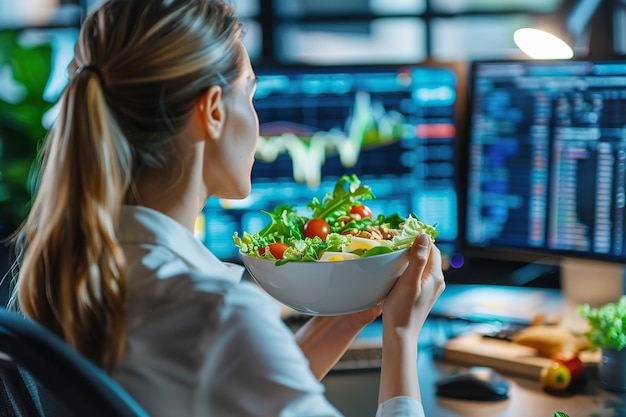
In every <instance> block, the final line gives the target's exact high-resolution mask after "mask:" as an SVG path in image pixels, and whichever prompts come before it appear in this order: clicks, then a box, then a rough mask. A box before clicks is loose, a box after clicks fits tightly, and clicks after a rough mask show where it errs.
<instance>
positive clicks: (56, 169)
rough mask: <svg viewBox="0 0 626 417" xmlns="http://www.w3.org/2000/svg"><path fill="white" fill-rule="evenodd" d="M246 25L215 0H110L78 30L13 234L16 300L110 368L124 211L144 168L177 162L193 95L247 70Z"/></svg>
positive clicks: (121, 331)
mask: <svg viewBox="0 0 626 417" xmlns="http://www.w3.org/2000/svg"><path fill="white" fill-rule="evenodd" d="M241 30H242V29H241V24H240V22H239V21H238V20H237V19H236V18H235V17H234V16H233V10H232V7H231V6H229V5H227V4H225V3H224V2H222V1H210V0H109V1H108V2H106V3H105V4H103V5H102V6H101V7H100V8H99V9H97V10H96V11H94V12H93V13H92V14H90V15H89V16H88V17H87V19H86V21H85V22H84V24H83V26H82V28H81V32H80V36H79V39H78V41H77V43H76V47H75V56H74V59H73V60H72V62H71V64H70V66H69V74H70V80H69V84H68V86H67V88H66V90H65V91H64V94H63V96H62V97H61V101H60V113H59V116H58V119H57V121H56V124H55V126H54V127H53V128H52V129H51V131H50V133H49V134H48V137H47V138H46V141H45V144H44V147H43V149H42V153H41V158H40V169H39V176H38V183H37V192H36V195H35V198H34V200H33V203H32V207H31V210H30V212H29V214H28V216H27V218H26V220H25V222H24V223H23V224H22V226H21V227H20V228H19V229H18V231H17V232H16V234H15V235H14V241H15V244H16V248H17V262H16V266H17V267H16V270H17V274H18V275H17V285H16V287H15V292H14V296H13V301H12V302H13V303H14V304H15V302H17V307H18V308H19V309H20V310H21V311H23V312H24V314H25V315H27V316H29V317H31V318H32V319H34V320H36V321H38V322H40V323H42V324H43V325H45V326H46V327H47V328H49V329H51V330H52V331H53V332H54V333H56V334H58V335H60V336H61V337H62V338H63V339H65V340H66V341H67V342H68V343H69V344H70V345H72V346H73V347H75V348H76V349H77V350H78V351H80V352H81V353H83V354H84V355H85V356H87V357H88V358H89V359H91V360H92V361H93V362H95V363H96V364H98V365H100V366H102V367H104V368H105V369H107V370H111V369H112V368H113V366H114V365H115V364H116V363H117V362H118V361H119V359H120V357H121V355H123V353H124V346H125V338H126V322H125V318H126V313H125V287H126V284H125V261H124V254H123V253H122V251H121V249H120V246H119V244H118V241H117V239H116V236H115V228H116V224H117V219H118V215H119V211H120V206H121V204H122V203H123V202H124V200H125V199H126V198H127V197H128V194H129V190H130V188H131V184H132V183H133V178H135V176H136V175H137V173H138V172H139V171H140V170H141V169H142V168H143V167H150V168H156V169H163V170H172V167H174V168H176V167H177V165H176V161H177V160H178V155H177V153H176V146H175V144H174V138H175V136H176V135H177V134H178V133H179V131H180V130H181V128H182V126H183V124H184V123H185V122H186V121H187V119H188V117H189V116H190V113H191V111H192V108H193V106H194V103H195V101H196V99H197V98H198V97H200V95H201V94H202V92H203V91H205V90H206V89H207V88H208V87H210V86H212V85H221V86H223V87H224V88H225V89H226V88H227V87H228V85H229V84H230V83H231V82H232V81H233V80H234V79H235V78H236V77H237V76H239V74H240V72H241V69H242V62H243V61H242V59H243V55H242V54H243V53H244V51H243V49H242V47H241V42H240V40H241Z"/></svg>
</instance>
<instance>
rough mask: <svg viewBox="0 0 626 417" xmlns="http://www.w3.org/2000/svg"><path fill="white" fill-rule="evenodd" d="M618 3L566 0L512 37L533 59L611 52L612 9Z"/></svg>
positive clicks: (598, 0)
mask: <svg viewBox="0 0 626 417" xmlns="http://www.w3.org/2000/svg"><path fill="white" fill-rule="evenodd" d="M616 6H617V3H614V2H613V0H573V1H572V0H564V1H563V4H562V5H561V7H560V8H559V9H558V10H557V11H556V12H555V13H551V14H548V15H542V16H540V17H539V18H538V19H537V20H536V22H535V23H534V24H533V27H532V28H520V29H518V30H516V31H515V33H514V34H513V40H514V41H515V44H516V45H517V47H518V48H520V49H521V50H522V51H523V52H524V53H525V54H526V55H528V56H529V57H530V58H533V59H571V58H574V57H576V56H582V55H589V54H590V52H593V53H594V54H596V55H602V54H607V52H608V53H610V54H611V55H612V54H613V42H612V40H613V33H612V30H613V25H612V20H613V18H612V17H611V11H612V9H613V7H616ZM600 11H601V12H600ZM592 29H593V30H594V33H593V35H594V37H595V38H594V41H593V46H592V45H591V43H592V37H591V36H592ZM597 35H600V36H597Z"/></svg>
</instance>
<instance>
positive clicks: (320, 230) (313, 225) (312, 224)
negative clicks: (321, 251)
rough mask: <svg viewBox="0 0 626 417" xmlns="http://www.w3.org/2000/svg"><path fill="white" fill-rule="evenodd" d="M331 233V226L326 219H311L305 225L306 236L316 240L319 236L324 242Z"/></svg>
mask: <svg viewBox="0 0 626 417" xmlns="http://www.w3.org/2000/svg"><path fill="white" fill-rule="evenodd" d="M329 233H330V226H329V225H328V223H326V221H325V220H324V219H311V220H309V221H308V222H306V223H305V224H304V235H305V236H306V237H310V238H314V237H315V236H319V237H320V238H321V239H322V240H325V239H326V236H328V234H329Z"/></svg>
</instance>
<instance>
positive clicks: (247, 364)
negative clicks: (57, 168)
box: [113, 206, 424, 417]
mask: <svg viewBox="0 0 626 417" xmlns="http://www.w3.org/2000/svg"><path fill="white" fill-rule="evenodd" d="M117 236H118V239H119V241H120V244H121V246H122V249H123V250H124V254H125V256H126V262H127V270H126V271H127V301H128V319H127V320H128V340H127V351H126V354H125V357H124V358H123V359H122V361H121V362H120V363H119V365H118V366H117V368H116V369H115V371H114V373H113V377H114V378H115V379H116V380H117V381H118V382H119V383H120V384H121V385H122V386H123V387H124V388H125V389H126V390H128V392H129V393H130V394H131V395H132V396H133V397H134V398H135V399H136V400H137V401H138V402H139V403H140V404H142V405H143V407H145V409H146V410H147V411H148V413H149V414H150V415H151V416H153V417H209V416H211V417H229V416H237V417H244V416H258V417H272V416H280V417H292V416H293V417H296V416H297V417H305V416H306V417H321V416H324V417H335V416H340V415H341V413H340V412H339V411H337V409H335V408H334V407H333V406H332V405H331V404H330V403H329V402H328V401H327V399H326V398H325V396H324V386H323V385H322V384H321V383H320V382H319V381H318V380H317V379H316V378H315V376H314V375H313V373H312V372H311V370H310V368H309V363H308V361H307V359H306V357H305V356H304V354H303V353H302V351H301V350H300V348H299V347H298V345H297V343H296V341H295V338H294V335H293V333H292V332H291V330H290V329H289V328H288V327H287V326H285V324H284V323H283V321H282V320H281V318H280V309H279V307H278V305H277V303H276V302H275V301H273V300H272V299H271V298H270V297H269V296H268V295H267V294H266V293H265V292H263V291H262V290H261V289H259V288H258V287H257V286H255V285H254V284H252V283H250V282H246V281H241V276H242V273H243V267H241V266H239V265H233V264H226V263H223V262H221V261H220V260H219V259H218V258H216V257H215V256H214V255H213V254H212V253H211V252H210V251H209V250H208V249H207V248H206V247H205V246H204V245H203V244H202V243H201V242H200V241H198V240H197V239H196V238H195V237H194V235H193V234H192V233H191V232H190V231H188V230H187V229H185V228H184V227H183V226H182V225H181V224H179V223H178V222H176V221H174V220H173V219H171V218H169V217H167V216H165V215H163V214H162V213H159V212H157V211H154V210H151V209H148V208H146V207H131V206H125V207H123V208H122V213H121V218H120V224H119V227H118V232H117ZM423 415H424V412H423V409H422V405H421V403H420V402H419V401H418V400H416V399H415V398H411V397H397V398H392V399H390V400H388V401H387V402H385V403H384V404H383V405H381V406H379V409H378V412H377V416H380V417H383V416H384V417H392V416H403V417H423Z"/></svg>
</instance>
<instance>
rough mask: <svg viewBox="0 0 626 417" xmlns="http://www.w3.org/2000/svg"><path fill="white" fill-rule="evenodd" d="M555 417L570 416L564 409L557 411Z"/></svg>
mask: <svg viewBox="0 0 626 417" xmlns="http://www.w3.org/2000/svg"><path fill="white" fill-rule="evenodd" d="M554 417H569V416H568V415H567V414H565V413H564V412H562V411H555V412H554Z"/></svg>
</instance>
